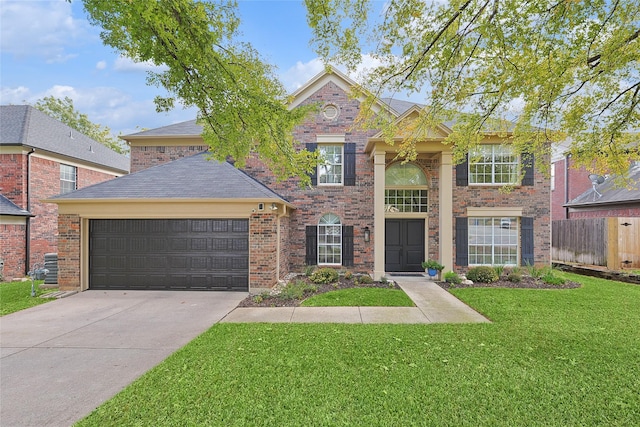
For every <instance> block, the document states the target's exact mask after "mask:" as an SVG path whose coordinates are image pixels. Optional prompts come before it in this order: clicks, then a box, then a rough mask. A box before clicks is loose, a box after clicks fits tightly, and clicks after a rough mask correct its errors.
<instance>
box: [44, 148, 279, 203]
mask: <svg viewBox="0 0 640 427" xmlns="http://www.w3.org/2000/svg"><path fill="white" fill-rule="evenodd" d="M207 157H208V154H207V153H200V154H196V155H195V156H189V157H183V158H181V159H178V160H174V161H172V162H168V163H164V164H162V165H158V166H154V167H151V168H148V169H144V170H141V171H139V172H135V173H132V174H129V175H124V176H121V177H120V178H116V179H112V180H109V181H105V182H101V183H99V184H95V185H92V186H89V187H85V188H82V189H80V190H76V191H72V192H70V193H66V194H60V195H57V196H55V197H52V198H51V199H50V200H52V201H61V200H82V199H91V200H95V199H111V200H116V199H117V200H123V199H138V200H144V199H149V200H159V199H164V200H166V199H176V200H179V199H269V200H271V199H277V200H279V201H282V202H285V203H286V202H287V201H286V200H285V199H284V198H283V197H282V196H280V195H279V194H277V193H275V192H274V191H272V190H271V189H269V188H268V187H267V186H265V185H264V184H262V183H260V182H259V181H257V180H255V179H253V178H251V177H250V176H249V175H247V174H246V173H244V172H243V171H241V170H239V169H236V168H235V167H234V166H233V165H231V164H229V163H227V162H222V163H221V162H218V161H216V160H207Z"/></svg>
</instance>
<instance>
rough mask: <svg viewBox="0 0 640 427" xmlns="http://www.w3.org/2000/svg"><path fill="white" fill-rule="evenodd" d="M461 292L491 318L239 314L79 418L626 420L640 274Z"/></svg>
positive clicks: (113, 421)
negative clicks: (357, 320) (277, 320)
mask: <svg viewBox="0 0 640 427" xmlns="http://www.w3.org/2000/svg"><path fill="white" fill-rule="evenodd" d="M563 276H564V277H566V278H567V279H569V280H574V281H578V282H581V283H583V285H584V286H583V287H582V288H578V289H571V290H528V289H527V290H525V289H496V288H484V289H483V288H468V289H455V290H454V291H453V292H454V293H455V294H456V295H457V296H458V297H459V298H461V299H463V300H464V301H466V302H468V303H469V304H471V305H472V306H473V307H475V308H476V309H478V310H479V311H480V312H482V313H483V314H485V315H486V316H488V317H489V318H490V319H491V320H492V321H493V323H489V324H455V325H454V324H431V325H361V324H357V325H353V324H230V323H220V324H216V325H214V326H213V327H212V328H211V329H210V330H209V331H207V332H206V333H204V334H203V335H201V336H200V337H198V338H197V339H195V340H194V341H192V342H191V343H189V344H188V345H187V346H185V347H184V348H182V349H181V350H179V351H177V352H176V353H175V354H173V355H172V356H170V357H169V358H168V359H167V360H165V361H164V362H163V363H161V364H160V365H158V366H157V367H155V368H154V369H152V370H151V371H150V372H148V373H147V374H145V375H144V376H142V377H141V378H140V379H139V380H137V381H136V382H134V383H133V384H132V385H130V386H129V387H127V388H126V389H124V390H123V391H122V392H121V393H119V394H118V395H116V396H115V397H114V398H113V399H111V400H109V401H108V402H106V403H105V404H104V405H102V406H100V407H99V408H98V409H97V410H96V411H95V412H94V413H92V414H91V415H90V416H89V417H88V418H86V419H85V420H83V421H81V422H80V423H79V425H81V426H104V425H154V426H175V425H198V426H207V425H210V426H220V425H224V426H248V425H251V426H276V425H277V426H582V425H584V426H600V425H606V426H629V425H637V423H638V420H640V396H639V395H638V390H640V353H638V349H639V348H640V334H639V333H638V330H639V327H640V286H637V285H631V284H624V283H619V282H610V281H605V280H599V279H595V278H588V277H583V276H577V275H569V274H566V275H565V274H563Z"/></svg>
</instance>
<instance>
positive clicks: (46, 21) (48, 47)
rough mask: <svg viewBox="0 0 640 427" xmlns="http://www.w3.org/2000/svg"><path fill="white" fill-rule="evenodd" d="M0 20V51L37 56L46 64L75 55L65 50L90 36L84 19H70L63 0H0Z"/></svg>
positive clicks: (20, 55)
mask: <svg viewBox="0 0 640 427" xmlns="http://www.w3.org/2000/svg"><path fill="white" fill-rule="evenodd" d="M0 23H1V25H0V50H1V51H2V52H3V53H9V54H13V55H16V56H18V57H26V56H32V55H37V56H41V57H43V58H44V59H45V61H46V62H48V63H54V62H65V61H67V60H68V59H69V58H72V57H75V56H76V54H74V53H69V52H68V51H67V50H68V49H69V48H70V47H73V46H74V45H79V44H82V43H85V42H86V41H87V40H89V39H90V37H89V36H88V34H89V24H88V22H87V21H84V20H79V19H74V18H73V16H72V12H71V4H70V3H68V2H66V1H9V0H2V7H1V8H0Z"/></svg>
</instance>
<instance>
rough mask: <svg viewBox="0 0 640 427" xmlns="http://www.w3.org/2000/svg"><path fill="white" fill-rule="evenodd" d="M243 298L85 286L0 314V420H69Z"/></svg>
mask: <svg viewBox="0 0 640 427" xmlns="http://www.w3.org/2000/svg"><path fill="white" fill-rule="evenodd" d="M246 296H247V293H246V292H180V291H175V292H169V291H167V292H156V291H126V292H125V291H86V292H81V293H79V294H76V295H72V296H70V297H67V298H63V299H59V300H56V301H52V302H49V303H46V304H43V305H39V306H37V307H32V308H29V309H27V310H22V311H19V312H17V313H13V314H9V315H7V316H3V317H1V318H0V356H1V360H0V425H1V426H3V427H4V426H8V427H9V426H11V427H15V426H69V425H72V424H73V423H74V422H76V421H78V420H80V419H81V418H83V417H85V416H86V415H88V414H89V413H90V412H91V411H92V410H93V409H95V408H96V407H98V406H100V405H101V404H102V403H103V402H105V401H106V400H108V399H109V398H111V397H112V396H113V395H114V394H116V393H117V392H119V391H120V390H122V389H123V388H124V387H125V386H127V385H128V384H130V383H131V382H132V381H133V380H135V379H136V378H138V377H139V376H140V375H142V374H144V373H145V372H147V371H148V370H149V369H151V368H153V367H154V366H156V365H157V364H158V363H160V362H161V361H163V360H164V359H165V358H166V357H167V356H169V355H170V354H171V353H173V352H175V351H176V350H177V349H179V348H181V347H183V346H184V345H185V344H187V343H188V342H189V341H191V340H192V339H194V338H195V337H196V336H198V335H200V334H201V333H202V332H204V331H206V330H207V329H209V328H210V327H211V326H213V325H214V324H215V323H216V322H218V321H219V320H220V319H221V318H222V317H224V316H225V315H226V314H227V313H228V312H229V311H231V310H232V309H233V308H234V307H236V306H237V305H238V303H240V301H242V300H243V299H244V298H245V297H246Z"/></svg>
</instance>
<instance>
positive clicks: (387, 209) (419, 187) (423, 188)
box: [384, 185, 430, 215]
mask: <svg viewBox="0 0 640 427" xmlns="http://www.w3.org/2000/svg"><path fill="white" fill-rule="evenodd" d="M387 190H419V191H426V192H427V210H426V211H425V212H413V211H411V212H402V211H399V210H398V211H395V210H393V209H392V208H391V206H395V205H389V204H387ZM384 199H385V200H384V203H385V204H384V208H385V212H397V213H403V214H409V213H410V214H423V215H424V214H428V213H429V210H430V209H429V187H428V186H426V185H414V186H407V185H404V186H395V185H394V186H390V187H385V188H384Z"/></svg>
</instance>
